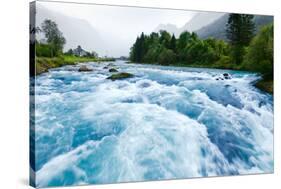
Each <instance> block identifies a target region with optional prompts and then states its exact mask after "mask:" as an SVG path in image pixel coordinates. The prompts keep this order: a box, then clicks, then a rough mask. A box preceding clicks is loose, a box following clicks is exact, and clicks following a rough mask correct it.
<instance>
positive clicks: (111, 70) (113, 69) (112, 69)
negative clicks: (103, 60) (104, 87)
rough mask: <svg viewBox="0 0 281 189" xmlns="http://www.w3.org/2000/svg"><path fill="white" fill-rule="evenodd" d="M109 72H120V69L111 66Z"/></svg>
mask: <svg viewBox="0 0 281 189" xmlns="http://www.w3.org/2000/svg"><path fill="white" fill-rule="evenodd" d="M109 72H118V70H116V69H115V68H110V69H109Z"/></svg>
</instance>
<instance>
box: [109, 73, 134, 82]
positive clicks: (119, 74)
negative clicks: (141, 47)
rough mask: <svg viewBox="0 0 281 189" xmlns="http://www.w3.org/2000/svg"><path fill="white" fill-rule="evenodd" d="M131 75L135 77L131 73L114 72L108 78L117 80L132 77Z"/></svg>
mask: <svg viewBox="0 0 281 189" xmlns="http://www.w3.org/2000/svg"><path fill="white" fill-rule="evenodd" d="M131 77H134V75H133V74H130V73H126V72H122V73H117V74H113V75H111V76H110V77H108V78H107V79H111V80H112V81H115V80H120V79H126V78H131Z"/></svg>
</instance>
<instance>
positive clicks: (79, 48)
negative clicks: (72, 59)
mask: <svg viewBox="0 0 281 189" xmlns="http://www.w3.org/2000/svg"><path fill="white" fill-rule="evenodd" d="M82 52H83V49H82V47H81V46H80V45H78V46H77V53H78V56H81V53H82Z"/></svg>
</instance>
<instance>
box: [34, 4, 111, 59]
mask: <svg viewBox="0 0 281 189" xmlns="http://www.w3.org/2000/svg"><path fill="white" fill-rule="evenodd" d="M36 8H37V10H36V25H37V26H41V24H42V22H43V21H44V20H45V19H51V20H53V21H55V22H56V23H57V24H58V27H59V29H60V30H61V31H62V33H63V36H64V37H65V38H66V45H65V47H64V50H65V51H66V50H68V49H70V48H72V49H73V48H76V47H77V46H78V45H81V46H82V47H83V48H84V49H86V50H87V51H96V52H97V53H98V54H104V52H105V47H106V46H105V43H104V41H103V40H102V38H101V35H100V34H99V32H98V31H97V30H96V29H95V28H94V27H92V26H91V25H90V24H89V23H88V22H87V21H85V20H82V19H78V18H75V17H69V16H66V15H64V14H61V13H58V12H55V11H52V10H49V9H47V8H45V7H43V6H37V7H36ZM37 38H39V39H40V38H41V39H42V38H43V34H39V35H38V36H37Z"/></svg>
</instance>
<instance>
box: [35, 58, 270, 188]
mask: <svg viewBox="0 0 281 189" xmlns="http://www.w3.org/2000/svg"><path fill="white" fill-rule="evenodd" d="M112 63H113V64H115V65H114V67H115V68H117V69H118V70H119V71H122V72H128V73H132V74H134V75H135V77H133V78H129V79H123V80H116V81H111V80H108V79H106V78H107V77H108V76H110V75H111V74H112V73H109V71H108V69H104V67H105V66H106V65H108V64H109V62H105V63H101V64H98V63H87V64H86V65H87V67H89V68H92V69H93V71H92V72H78V71H77V70H78V69H79V67H80V66H79V65H78V66H65V67H61V68H57V69H52V70H50V71H49V72H48V73H44V74H41V75H40V76H38V77H37V78H36V81H35V86H36V90H35V106H36V110H35V132H36V134H35V141H36V145H35V149H36V153H35V158H36V164H35V165H36V170H35V171H36V173H37V178H36V179H37V181H36V183H37V185H38V186H58V185H77V184H78V185H79V184H81V185H82V184H103V183H116V182H131V181H148V180H162V179H182V178H193V177H206V176H225V175H239V174H254V173H271V172H273V97H272V96H271V95H269V94H266V93H264V92H261V91H260V90H258V89H256V88H255V87H253V85H252V83H253V82H254V81H256V80H257V79H259V76H258V75H257V74H254V73H249V72H238V71H226V70H218V69H201V68H200V69H195V68H180V67H170V66H169V67H164V66H155V65H140V64H126V63H124V62H123V61H117V62H112ZM223 73H229V74H230V75H231V79H224V80H217V79H218V78H223Z"/></svg>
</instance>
